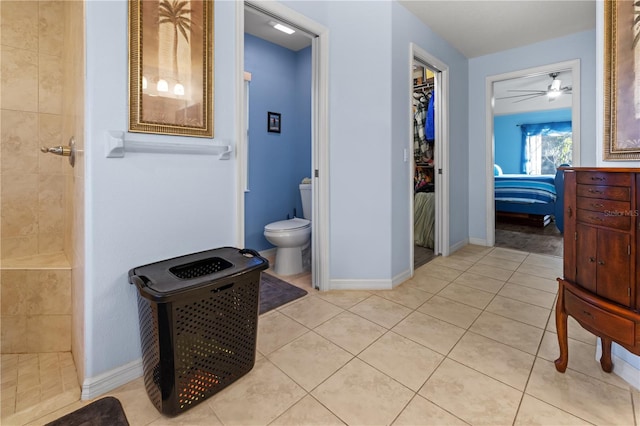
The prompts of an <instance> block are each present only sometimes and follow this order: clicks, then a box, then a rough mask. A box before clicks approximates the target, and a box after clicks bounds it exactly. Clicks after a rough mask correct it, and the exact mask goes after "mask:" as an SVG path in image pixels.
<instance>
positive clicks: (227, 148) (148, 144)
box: [105, 131, 231, 160]
mask: <svg viewBox="0 0 640 426" xmlns="http://www.w3.org/2000/svg"><path fill="white" fill-rule="evenodd" d="M105 133H106V134H105V142H106V143H105V155H106V157H107V158H122V157H124V154H125V151H126V152H157V153H166V154H200V155H217V156H218V159H219V160H228V159H229V158H231V145H214V144H212V143H211V142H204V141H202V142H182V141H180V142H173V141H172V142H167V141H162V140H157V141H152V140H146V141H145V140H135V139H133V140H132V139H129V136H130V135H128V134H127V133H126V132H123V131H107V132H105Z"/></svg>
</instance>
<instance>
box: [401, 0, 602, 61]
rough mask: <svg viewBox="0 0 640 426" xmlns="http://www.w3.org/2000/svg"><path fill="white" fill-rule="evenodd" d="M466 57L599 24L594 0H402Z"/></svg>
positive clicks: (485, 53)
mask: <svg viewBox="0 0 640 426" xmlns="http://www.w3.org/2000/svg"><path fill="white" fill-rule="evenodd" d="M399 2H400V4H402V5H403V6H405V7H406V8H407V9H408V10H409V11H411V12H412V13H413V14H414V15H416V16H417V17H418V18H419V19H420V20H421V21H423V22H424V23H425V24H427V26H428V27H429V28H431V30H433V31H434V32H435V33H436V34H438V35H439V36H440V37H442V38H443V39H445V40H447V41H448V42H449V43H450V44H451V45H452V46H453V47H455V48H456V49H458V50H459V51H460V52H461V53H462V54H463V55H464V56H466V57H467V58H475V57H477V56H482V55H487V54H490V53H495V52H500V51H502V50H507V49H512V48H516V47H521V46H525V45H527V44H531V43H536V42H539V41H544V40H549V39H552V38H557V37H562V36H566V35H569V34H573V33H577V32H580V31H586V30H589V29H592V28H595V26H596V2H595V0H546V1H544V0H543V1H541V0H533V1H532V0H510V1H504V0H502V1H495V0H475V1H474V0H466V1H462V0H454V1H452V0H427V1H418V0H399Z"/></svg>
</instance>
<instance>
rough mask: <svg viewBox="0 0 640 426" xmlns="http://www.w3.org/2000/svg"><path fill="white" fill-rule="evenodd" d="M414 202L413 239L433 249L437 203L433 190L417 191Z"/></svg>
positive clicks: (422, 245) (416, 242) (418, 243)
mask: <svg viewBox="0 0 640 426" xmlns="http://www.w3.org/2000/svg"><path fill="white" fill-rule="evenodd" d="M413 200H414V203H413V208H414V212H413V218H414V227H413V241H414V243H415V244H416V245H418V246H421V247H427V248H430V249H433V245H434V239H435V226H434V225H435V221H436V213H435V205H436V198H435V194H434V193H433V192H417V193H416V194H415V195H414V199H413Z"/></svg>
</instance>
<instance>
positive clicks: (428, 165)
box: [416, 163, 433, 169]
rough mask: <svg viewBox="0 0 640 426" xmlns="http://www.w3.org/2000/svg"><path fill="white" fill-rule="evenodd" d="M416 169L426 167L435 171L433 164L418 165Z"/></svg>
mask: <svg viewBox="0 0 640 426" xmlns="http://www.w3.org/2000/svg"><path fill="white" fill-rule="evenodd" d="M416 167H426V168H428V169H433V164H429V163H416Z"/></svg>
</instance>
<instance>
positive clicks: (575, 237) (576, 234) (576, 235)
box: [573, 232, 578, 241]
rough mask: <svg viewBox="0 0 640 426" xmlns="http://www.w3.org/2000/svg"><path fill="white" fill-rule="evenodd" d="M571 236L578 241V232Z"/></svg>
mask: <svg viewBox="0 0 640 426" xmlns="http://www.w3.org/2000/svg"><path fill="white" fill-rule="evenodd" d="M573 238H574V239H575V240H576V241H578V232H576V233H575V235H574V236H573Z"/></svg>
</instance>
